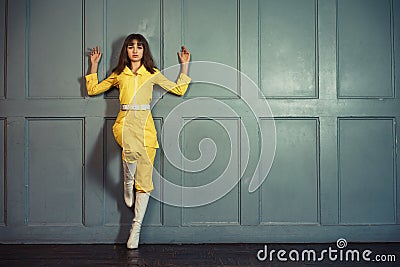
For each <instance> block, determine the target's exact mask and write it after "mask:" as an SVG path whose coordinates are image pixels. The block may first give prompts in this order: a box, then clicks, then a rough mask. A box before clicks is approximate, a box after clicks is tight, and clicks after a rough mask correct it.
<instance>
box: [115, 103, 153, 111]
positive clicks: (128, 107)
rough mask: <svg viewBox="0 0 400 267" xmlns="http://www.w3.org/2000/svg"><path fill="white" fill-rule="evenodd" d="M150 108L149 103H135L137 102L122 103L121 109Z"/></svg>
mask: <svg viewBox="0 0 400 267" xmlns="http://www.w3.org/2000/svg"><path fill="white" fill-rule="evenodd" d="M148 109H150V105H149V104H143V105H135V104H122V105H121V110H148Z"/></svg>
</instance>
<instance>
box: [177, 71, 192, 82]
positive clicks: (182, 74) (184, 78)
mask: <svg viewBox="0 0 400 267" xmlns="http://www.w3.org/2000/svg"><path fill="white" fill-rule="evenodd" d="M179 80H180V81H182V83H186V84H187V83H190V82H191V81H192V79H191V78H190V77H189V76H187V75H186V74H185V73H181V74H180V75H179Z"/></svg>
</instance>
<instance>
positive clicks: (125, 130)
mask: <svg viewBox="0 0 400 267" xmlns="http://www.w3.org/2000/svg"><path fill="white" fill-rule="evenodd" d="M85 78H86V88H87V91H88V94H89V95H98V94H101V93H104V92H105V91H107V90H109V89H110V88H112V87H116V88H118V89H119V101H120V104H121V105H122V104H131V105H135V106H140V105H147V104H150V102H151V100H152V93H153V86H154V85H155V84H158V85H160V86H161V87H162V88H163V89H165V90H167V91H168V92H171V93H174V94H176V95H179V96H183V95H184V94H185V92H186V90H187V88H188V84H189V83H190V81H191V79H190V78H189V77H188V76H187V75H185V74H183V73H181V74H180V76H179V78H178V80H177V82H176V83H175V82H172V81H170V80H168V79H167V78H166V77H165V76H164V75H163V74H162V73H161V72H160V71H158V70H157V69H156V71H155V73H153V74H151V73H150V72H148V71H147V70H146V68H145V67H144V66H143V65H142V66H141V67H140V68H139V69H138V70H137V72H136V74H134V73H133V72H132V71H131V70H130V69H129V68H128V67H125V69H124V70H123V71H122V72H121V73H120V74H116V73H112V74H111V75H110V76H108V77H107V78H106V79H104V80H103V81H102V82H100V83H99V81H98V77H97V73H93V74H89V75H87V76H86V77H85ZM113 134H114V137H115V139H116V141H117V143H118V144H119V145H120V146H121V147H122V160H124V161H126V162H129V163H134V162H137V168H136V172H135V181H136V182H135V187H136V189H137V190H138V191H142V192H151V191H152V190H153V189H154V187H153V180H152V173H153V164H154V157H155V154H156V148H158V147H159V144H158V140H157V132H156V129H155V126H154V121H153V117H152V115H151V111H150V110H120V111H119V113H118V116H117V119H116V121H115V123H114V125H113Z"/></svg>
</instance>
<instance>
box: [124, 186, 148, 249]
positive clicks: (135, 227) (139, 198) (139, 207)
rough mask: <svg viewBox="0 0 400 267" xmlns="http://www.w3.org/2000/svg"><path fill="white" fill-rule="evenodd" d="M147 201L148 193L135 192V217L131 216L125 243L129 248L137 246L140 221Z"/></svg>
mask: <svg viewBox="0 0 400 267" xmlns="http://www.w3.org/2000/svg"><path fill="white" fill-rule="evenodd" d="M148 202H149V194H148V193H140V192H136V199H135V217H134V218H133V223H132V228H131V233H130V235H129V239H128V242H127V243H126V247H127V248H129V249H135V248H138V246H139V235H140V229H141V227H142V221H143V217H144V214H145V213H146V209H147V203H148Z"/></svg>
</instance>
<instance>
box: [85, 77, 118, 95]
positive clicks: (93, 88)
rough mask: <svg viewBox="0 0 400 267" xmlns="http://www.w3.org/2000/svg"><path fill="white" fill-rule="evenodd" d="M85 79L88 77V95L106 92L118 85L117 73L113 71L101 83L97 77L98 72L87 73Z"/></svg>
mask: <svg viewBox="0 0 400 267" xmlns="http://www.w3.org/2000/svg"><path fill="white" fill-rule="evenodd" d="M85 79H86V89H87V91H88V95H98V94H101V93H104V92H105V91H107V90H109V89H110V88H111V87H113V86H116V85H117V83H118V81H117V75H116V74H115V73H112V74H111V75H110V76H108V77H107V78H106V79H105V80H103V81H102V82H101V83H99V80H98V78H97V73H92V74H89V75H86V76H85Z"/></svg>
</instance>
